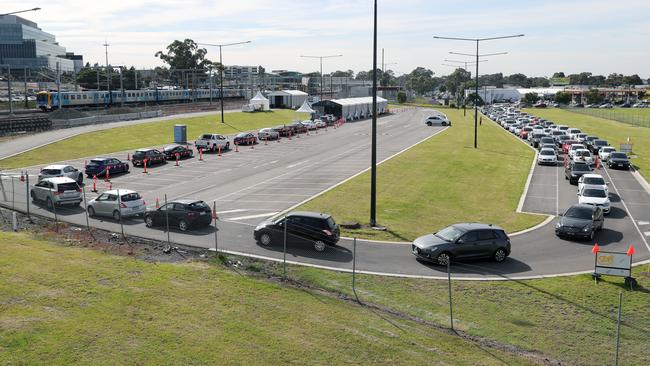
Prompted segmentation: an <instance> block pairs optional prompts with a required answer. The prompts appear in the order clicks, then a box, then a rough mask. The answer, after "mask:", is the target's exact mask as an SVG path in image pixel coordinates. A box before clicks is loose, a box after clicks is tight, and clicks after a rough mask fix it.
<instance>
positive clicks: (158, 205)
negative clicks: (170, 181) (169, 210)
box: [156, 197, 160, 209]
mask: <svg viewBox="0 0 650 366" xmlns="http://www.w3.org/2000/svg"><path fill="white" fill-rule="evenodd" d="M159 208H160V201H158V197H156V209H159Z"/></svg>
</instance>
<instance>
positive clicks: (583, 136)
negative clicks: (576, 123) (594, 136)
mask: <svg viewBox="0 0 650 366" xmlns="http://www.w3.org/2000/svg"><path fill="white" fill-rule="evenodd" d="M586 138H587V134H586V133H579V134H577V135H576V137H575V138H574V139H573V140H576V141H578V142H584V141H585V139H586Z"/></svg>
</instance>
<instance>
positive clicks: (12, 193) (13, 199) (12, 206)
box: [11, 175, 16, 210]
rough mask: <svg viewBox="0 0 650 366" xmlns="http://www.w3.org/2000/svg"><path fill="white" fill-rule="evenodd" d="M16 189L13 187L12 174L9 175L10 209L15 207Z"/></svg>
mask: <svg viewBox="0 0 650 366" xmlns="http://www.w3.org/2000/svg"><path fill="white" fill-rule="evenodd" d="M15 206H16V189H15V188H14V176H13V175H11V209H12V210H14V209H15V208H16V207H15Z"/></svg>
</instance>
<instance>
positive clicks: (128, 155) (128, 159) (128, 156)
mask: <svg viewBox="0 0 650 366" xmlns="http://www.w3.org/2000/svg"><path fill="white" fill-rule="evenodd" d="M126 161H131V153H126Z"/></svg>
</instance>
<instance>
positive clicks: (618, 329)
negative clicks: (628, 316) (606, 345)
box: [614, 291, 623, 366]
mask: <svg viewBox="0 0 650 366" xmlns="http://www.w3.org/2000/svg"><path fill="white" fill-rule="evenodd" d="M622 307H623V291H621V292H620V293H619V295H618V320H617V321H616V356H614V366H618V349H619V348H620V346H621V313H622V310H623V309H622Z"/></svg>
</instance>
